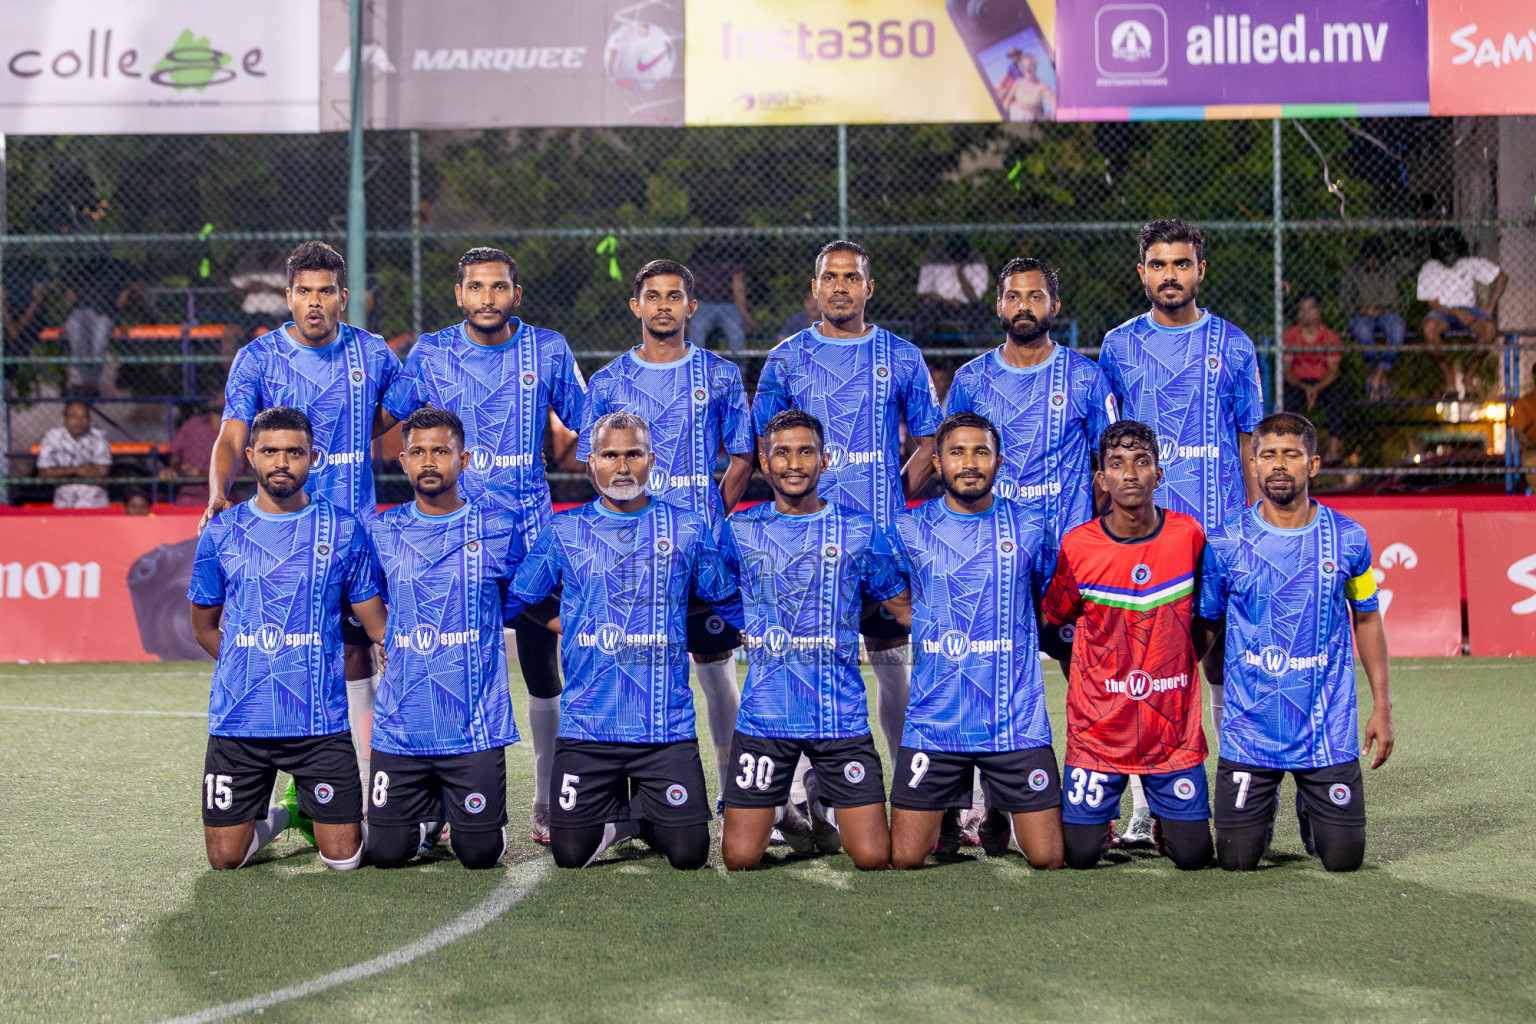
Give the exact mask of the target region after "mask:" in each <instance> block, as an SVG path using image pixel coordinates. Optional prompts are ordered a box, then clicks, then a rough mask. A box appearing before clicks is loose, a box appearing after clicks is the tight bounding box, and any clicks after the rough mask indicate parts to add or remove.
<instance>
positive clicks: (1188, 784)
mask: <svg viewBox="0 0 1536 1024" xmlns="http://www.w3.org/2000/svg"><path fill="white" fill-rule="evenodd" d="M1173 795H1174V796H1176V797H1178V798H1179V799H1180V800H1192V799H1194V796H1195V784H1194V783H1193V782H1192V781H1190V780H1189V779H1179V780H1178V781H1177V782H1175V783H1174V784H1173Z"/></svg>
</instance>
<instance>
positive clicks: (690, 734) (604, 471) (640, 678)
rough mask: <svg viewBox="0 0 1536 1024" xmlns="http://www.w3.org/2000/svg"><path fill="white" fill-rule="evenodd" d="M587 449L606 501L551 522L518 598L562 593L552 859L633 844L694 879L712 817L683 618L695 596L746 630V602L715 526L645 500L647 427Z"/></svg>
mask: <svg viewBox="0 0 1536 1024" xmlns="http://www.w3.org/2000/svg"><path fill="white" fill-rule="evenodd" d="M591 444H592V455H591V459H590V461H589V462H588V476H589V477H590V479H591V480H592V486H593V487H594V488H595V489H596V490H597V492H598V494H599V497H598V499H597V500H596V501H593V502H591V503H589V504H586V505H581V506H579V507H577V508H574V509H570V510H568V511H566V512H562V513H560V514H559V515H557V516H555V517H554V519H553V520H551V521H550V524H549V527H548V528H547V529H545V531H544V532H543V533H541V534H539V539H538V540H537V541H535V542H534V545H533V550H532V551H530V552H529V554H528V557H527V558H526V559H525V560H524V561H523V565H522V567H521V568H520V569H519V570H518V572H517V578H516V579H515V580H514V581H513V584H512V591H511V593H512V596H513V597H514V598H515V599H517V600H518V601H521V602H522V603H523V604H525V605H528V606H541V605H542V603H543V602H545V601H546V600H547V599H548V598H549V597H550V595H552V594H554V593H555V591H556V589H557V588H560V604H559V626H560V631H561V633H562V636H561V643H560V654H561V663H562V667H563V668H564V669H565V679H566V687H565V692H564V694H563V695H562V703H561V708H560V742H559V743H558V744H557V745H556V747H555V762H554V773H553V776H552V777H553V779H554V780H555V783H556V786H557V790H558V792H557V795H556V798H555V803H554V806H553V807H551V808H550V820H549V845H550V851H551V852H552V853H553V854H554V857H555V863H556V864H558V865H559V866H561V867H584V866H586V865H589V864H591V863H593V862H594V861H595V860H596V859H597V858H598V856H600V855H601V854H602V852H603V851H604V850H606V849H607V848H608V847H609V846H611V845H613V844H614V843H615V842H619V841H622V840H625V839H630V838H634V837H636V836H638V837H640V838H641V839H643V840H645V842H646V843H647V844H649V845H650V846H651V847H652V849H656V850H659V851H660V852H662V853H663V854H665V855H666V857H667V860H668V861H669V862H671V864H672V866H673V867H676V868H686V869H693V868H700V867H703V866H704V862H705V861H706V860H708V859H709V820H710V809H709V800H708V799H707V797H706V795H705V790H704V766H703V764H702V763H701V762H700V761H699V743H698V740H697V739H696V738H695V734H694V725H693V723H694V709H693V691H692V690H690V689H689V687H688V652H687V647H686V640H685V627H684V620H685V618H686V616H687V610H688V595H689V594H690V593H697V594H698V595H699V596H700V597H703V598H704V599H705V600H706V601H709V602H710V603H711V604H712V605H714V606H715V608H716V610H717V611H718V612H719V613H720V615H721V617H722V618H724V619H725V620H726V621H728V622H729V623H730V624H731V625H733V626H735V627H736V628H738V629H740V628H741V624H742V620H741V600H740V597H739V595H738V593H737V588H736V581H735V578H734V577H733V576H732V575H731V573H730V572H729V570H728V569H727V568H726V565H725V560H724V558H723V557H722V556H721V553H720V546H719V541H718V540H717V538H716V533H717V531H716V529H715V528H714V527H713V526H712V525H711V524H710V522H709V521H708V520H707V519H705V518H704V517H703V516H701V515H699V514H698V513H696V512H688V511H685V510H683V509H680V508H678V507H677V506H675V505H669V504H667V503H666V502H664V501H658V500H656V499H654V498H652V497H651V496H650V495H649V494H647V493H646V490H645V488H646V481H647V480H648V479H649V478H650V473H651V470H652V469H653V468H654V466H655V461H656V460H655V457H654V456H653V455H652V453H651V438H650V430H649V428H648V427H647V426H646V424H645V421H644V420H642V419H640V418H639V417H638V416H635V415H633V414H632V413H624V412H616V413H609V414H608V415H607V416H605V417H603V418H602V419H600V420H598V421H597V423H595V424H594V425H593V427H592V442H591ZM541 614H542V613H541ZM632 790H633V792H632Z"/></svg>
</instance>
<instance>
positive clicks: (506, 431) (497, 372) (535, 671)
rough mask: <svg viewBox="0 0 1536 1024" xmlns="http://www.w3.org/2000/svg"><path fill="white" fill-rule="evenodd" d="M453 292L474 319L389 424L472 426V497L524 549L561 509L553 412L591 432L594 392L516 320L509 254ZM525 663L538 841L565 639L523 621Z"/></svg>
mask: <svg viewBox="0 0 1536 1024" xmlns="http://www.w3.org/2000/svg"><path fill="white" fill-rule="evenodd" d="M458 275H459V276H458V283H457V284H456V285H455V286H454V289H453V294H454V298H455V299H456V300H457V302H458V304H459V307H460V308H461V309H463V311H464V320H463V321H462V322H461V323H458V324H455V325H454V326H452V327H447V328H444V329H443V330H441V331H436V332H434V333H432V334H423V335H422V336H421V339H420V340H419V341H417V342H416V346H415V347H414V348H413V349H411V354H410V356H409V357H408V358H407V359H406V361H405V369H404V371H402V372H401V374H400V378H399V380H398V381H397V382H396V383H395V386H394V387H392V388H390V389H389V391H388V392H387V393H386V394H385V395H384V399H383V404H384V409H383V412H384V417H385V422H386V423H388V424H390V425H393V424H394V423H395V421H397V420H404V419H406V418H407V417H408V416H410V415H411V413H412V412H414V411H415V410H416V409H418V408H420V407H422V406H424V405H429V406H432V407H433V408H436V409H446V410H448V411H449V412H451V413H453V414H455V415H456V416H458V417H459V420H460V421H461V422H462V423H463V426H464V450H465V451H466V452H467V453H468V455H469V464H468V468H467V469H466V470H465V472H464V475H463V476H462V477H461V478H460V486H461V487H462V488H463V492H464V497H465V498H467V499H469V500H472V501H477V502H480V503H482V504H483V503H484V502H487V501H489V502H494V503H496V504H498V505H503V506H506V507H507V508H509V509H511V510H512V511H513V512H514V513H515V514H516V516H517V518H518V520H519V528H520V529H521V530H522V533H523V540H522V543H523V545H524V548H525V549H526V548H531V547H532V546H533V542H534V540H535V539H536V538H537V537H538V535H539V533H540V532H541V531H543V529H544V527H545V526H546V525H548V523H549V517H550V516H551V515H552V514H553V505H552V504H551V503H550V496H549V484H548V483H547V482H546V481H545V479H544V430H545V427H546V425H547V424H548V422H549V412H550V410H551V409H553V410H554V413H555V415H556V416H558V417H560V421H561V422H562V423H564V424H565V425H566V426H567V427H569V428H570V429H572V430H575V429H577V428H579V427H580V426H581V416H582V410H583V408H584V407H585V404H586V385H585V384H584V382H583V381H582V379H581V370H580V368H578V367H577V365H576V358H575V357H574V356H573V355H571V348H570V346H569V345H567V344H566V341H565V338H564V337H563V336H561V335H560V334H558V333H556V332H555V331H552V330H549V329H548V328H544V327H534V326H532V325H531V324H527V323H524V322H523V321H522V320H520V319H518V317H517V316H516V310H517V307H518V305H519V304H520V303H521V302H522V300H523V286H522V285H521V284H519V283H518V280H517V262H516V261H515V260H514V259H513V258H512V257H511V256H510V255H508V254H507V253H505V252H502V251H501V250H500V249H492V248H488V247H484V246H482V247H478V248H474V249H470V250H468V251H467V252H465V253H464V255H463V256H461V257H459V271H458ZM516 628H517V661H518V666H519V667H520V668H521V669H522V673H523V682H524V683H525V684H526V685H527V687H528V732H529V733H530V734H531V737H532V740H533V813H532V822H531V825H530V829H531V832H532V835H533V838H534V839H535V840H537V841H538V842H541V843H546V844H547V843H548V842H549V771H550V761H551V759H552V758H553V757H554V756H555V739H556V737H557V736H558V735H559V731H560V671H559V666H558V660H559V643H558V641H557V639H556V638H555V635H554V634H553V633H551V632H550V631H549V630H547V629H545V628H544V627H543V626H541V625H539V624H537V623H535V622H533V621H531V620H529V619H527V618H522V619H519V620H518V622H517V627H516Z"/></svg>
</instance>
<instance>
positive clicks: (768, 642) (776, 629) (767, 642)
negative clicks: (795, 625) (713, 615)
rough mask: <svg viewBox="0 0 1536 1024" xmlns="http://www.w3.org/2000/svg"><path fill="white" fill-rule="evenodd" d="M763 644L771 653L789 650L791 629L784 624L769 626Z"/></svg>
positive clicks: (776, 653)
mask: <svg viewBox="0 0 1536 1024" xmlns="http://www.w3.org/2000/svg"><path fill="white" fill-rule="evenodd" d="M717 618H718V616H717ZM763 646H764V647H766V648H768V653H769V654H772V655H775V656H778V655H782V654H783V653H784V652H785V651H787V650H789V630H787V629H785V628H784V627H783V626H769V627H768V631H767V632H766V633H764V634H763Z"/></svg>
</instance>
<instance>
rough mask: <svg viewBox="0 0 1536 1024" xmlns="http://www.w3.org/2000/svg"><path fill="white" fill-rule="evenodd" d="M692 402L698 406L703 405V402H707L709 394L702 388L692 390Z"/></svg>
mask: <svg viewBox="0 0 1536 1024" xmlns="http://www.w3.org/2000/svg"><path fill="white" fill-rule="evenodd" d="M693 400H694V401H695V402H698V403H699V404H700V405H703V404H704V403H705V402H707V401H709V392H708V391H705V390H704V389H703V388H694V389H693Z"/></svg>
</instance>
